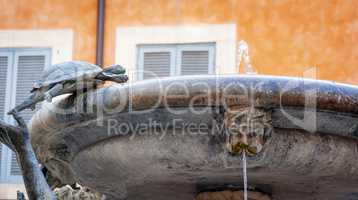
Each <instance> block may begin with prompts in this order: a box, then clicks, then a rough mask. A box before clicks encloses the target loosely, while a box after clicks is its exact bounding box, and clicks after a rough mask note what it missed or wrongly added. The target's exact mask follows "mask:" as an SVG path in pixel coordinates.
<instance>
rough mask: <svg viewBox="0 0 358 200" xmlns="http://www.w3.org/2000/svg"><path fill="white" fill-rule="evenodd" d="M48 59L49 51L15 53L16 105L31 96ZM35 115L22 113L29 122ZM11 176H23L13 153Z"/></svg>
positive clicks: (31, 112) (27, 112)
mask: <svg viewBox="0 0 358 200" xmlns="http://www.w3.org/2000/svg"><path fill="white" fill-rule="evenodd" d="M48 57H49V53H48V51H19V52H16V53H15V65H16V68H15V69H16V74H17V76H16V101H15V102H16V105H19V104H20V103H21V102H23V101H24V100H25V99H26V98H27V97H28V96H29V95H30V91H31V89H32V86H33V84H34V82H35V81H36V80H38V79H39V78H40V77H41V74H42V71H43V70H44V69H45V67H46V66H47V65H48ZM38 107H39V106H37V108H38ZM34 113H35V110H34V111H32V110H30V109H26V110H23V111H21V116H22V117H23V118H24V120H25V121H26V122H28V121H29V120H30V119H31V117H32V115H33V114H34ZM10 175H11V176H18V175H21V169H20V167H19V165H18V163H17V159H16V154H15V153H14V152H12V153H11V163H10Z"/></svg>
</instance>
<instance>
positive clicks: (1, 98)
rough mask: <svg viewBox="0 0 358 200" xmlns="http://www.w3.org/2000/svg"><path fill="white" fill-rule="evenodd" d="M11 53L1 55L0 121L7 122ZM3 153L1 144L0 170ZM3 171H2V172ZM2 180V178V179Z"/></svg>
mask: <svg viewBox="0 0 358 200" xmlns="http://www.w3.org/2000/svg"><path fill="white" fill-rule="evenodd" d="M11 58H12V57H11V55H10V53H1V54H0V120H3V121H5V118H4V116H5V111H6V105H5V104H6V99H5V98H6V89H7V86H8V84H7V77H8V74H9V73H8V68H9V65H10V63H11ZM2 151H3V144H1V143H0V169H1V167H2V164H4V163H3V162H2V161H3V160H2V159H3V158H2ZM0 171H1V170H0ZM0 179H1V177H0Z"/></svg>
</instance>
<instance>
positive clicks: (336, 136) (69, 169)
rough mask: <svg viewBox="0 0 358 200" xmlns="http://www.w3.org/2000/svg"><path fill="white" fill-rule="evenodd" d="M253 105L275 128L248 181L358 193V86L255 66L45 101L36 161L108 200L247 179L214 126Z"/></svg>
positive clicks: (289, 190) (283, 194)
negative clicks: (250, 71) (244, 71)
mask: <svg viewBox="0 0 358 200" xmlns="http://www.w3.org/2000/svg"><path fill="white" fill-rule="evenodd" d="M163 88H164V89H163ZM251 105H252V106H253V107H254V108H255V109H259V110H260V111H262V112H264V113H268V115H270V118H271V121H270V122H269V123H270V125H271V126H272V128H273V131H272V133H271V135H270V136H269V137H268V138H267V140H266V141H265V143H264V145H263V148H262V151H261V152H259V153H258V154H257V155H256V156H252V157H250V158H248V174H249V185H250V188H251V189H253V190H259V191H262V192H265V193H267V194H270V195H271V196H272V197H273V199H310V198H316V199H349V198H353V199H354V198H358V187H356V186H357V185H358V162H357V160H356V159H357V156H358V140H357V138H358V87H357V86H353V85H346V84H339V83H334V82H329V81H317V80H308V79H301V78H292V77H274V76H256V75H255V76H252V75H250V76H247V75H220V76H184V77H172V78H166V79H162V80H160V82H158V80H147V81H139V82H136V83H133V84H126V85H121V86H119V85H112V86H110V87H107V88H101V89H98V90H96V91H91V92H88V93H86V94H83V95H79V96H77V97H75V98H73V97H72V96H66V97H60V98H58V99H57V100H56V101H54V102H53V103H50V104H44V106H43V107H42V108H41V109H40V111H38V112H37V113H36V114H35V115H34V117H33V118H32V120H31V123H30V132H31V137H32V143H33V146H34V148H35V152H36V154H37V156H38V158H39V160H40V161H41V163H43V165H44V166H46V168H47V169H48V170H49V171H50V172H51V174H52V175H53V176H54V177H56V178H57V179H59V180H60V181H61V182H62V183H63V184H70V183H73V182H75V181H76V182H79V183H81V184H82V185H86V186H88V187H91V188H94V189H96V190H98V191H99V192H101V193H103V194H105V195H106V196H107V198H108V199H159V200H160V199H166V200H168V199H169V200H171V199H173V200H174V199H175V200H176V199H192V198H194V197H195V195H196V194H198V193H199V192H201V191H208V190H219V189H225V188H231V189H232V188H236V189H237V188H241V187H242V173H241V171H242V170H241V167H242V163H241V157H240V156H238V155H232V154H230V153H229V152H228V149H227V139H228V138H227V137H228V135H227V134H222V131H223V129H215V128H214V127H217V126H219V127H222V126H220V125H223V123H224V121H225V113H227V112H230V111H231V109H237V108H239V109H246V108H249V107H250V106H251ZM312 120H314V121H312ZM174 121H175V122H177V123H178V124H173V122H174ZM158 123H159V125H158ZM137 125H142V126H144V128H142V127H140V128H142V129H140V128H136V127H138V126H137ZM162 125H164V126H162ZM200 126H203V127H204V126H205V127H206V129H205V128H203V129H200ZM133 127H134V128H133ZM158 127H159V128H158ZM154 130H155V131H154ZM195 133H196V134H195Z"/></svg>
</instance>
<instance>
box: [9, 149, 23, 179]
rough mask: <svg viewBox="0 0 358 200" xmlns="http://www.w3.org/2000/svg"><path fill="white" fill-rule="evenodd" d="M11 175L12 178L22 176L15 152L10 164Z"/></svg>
mask: <svg viewBox="0 0 358 200" xmlns="http://www.w3.org/2000/svg"><path fill="white" fill-rule="evenodd" d="M10 166H11V168H10V175H12V176H20V175H21V169H20V166H19V164H18V163H17V159H16V154H15V153H14V152H12V153H11V163H10Z"/></svg>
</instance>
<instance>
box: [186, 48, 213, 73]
mask: <svg viewBox="0 0 358 200" xmlns="http://www.w3.org/2000/svg"><path fill="white" fill-rule="evenodd" d="M180 67H181V75H204V74H209V51H182V53H181V66H180Z"/></svg>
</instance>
